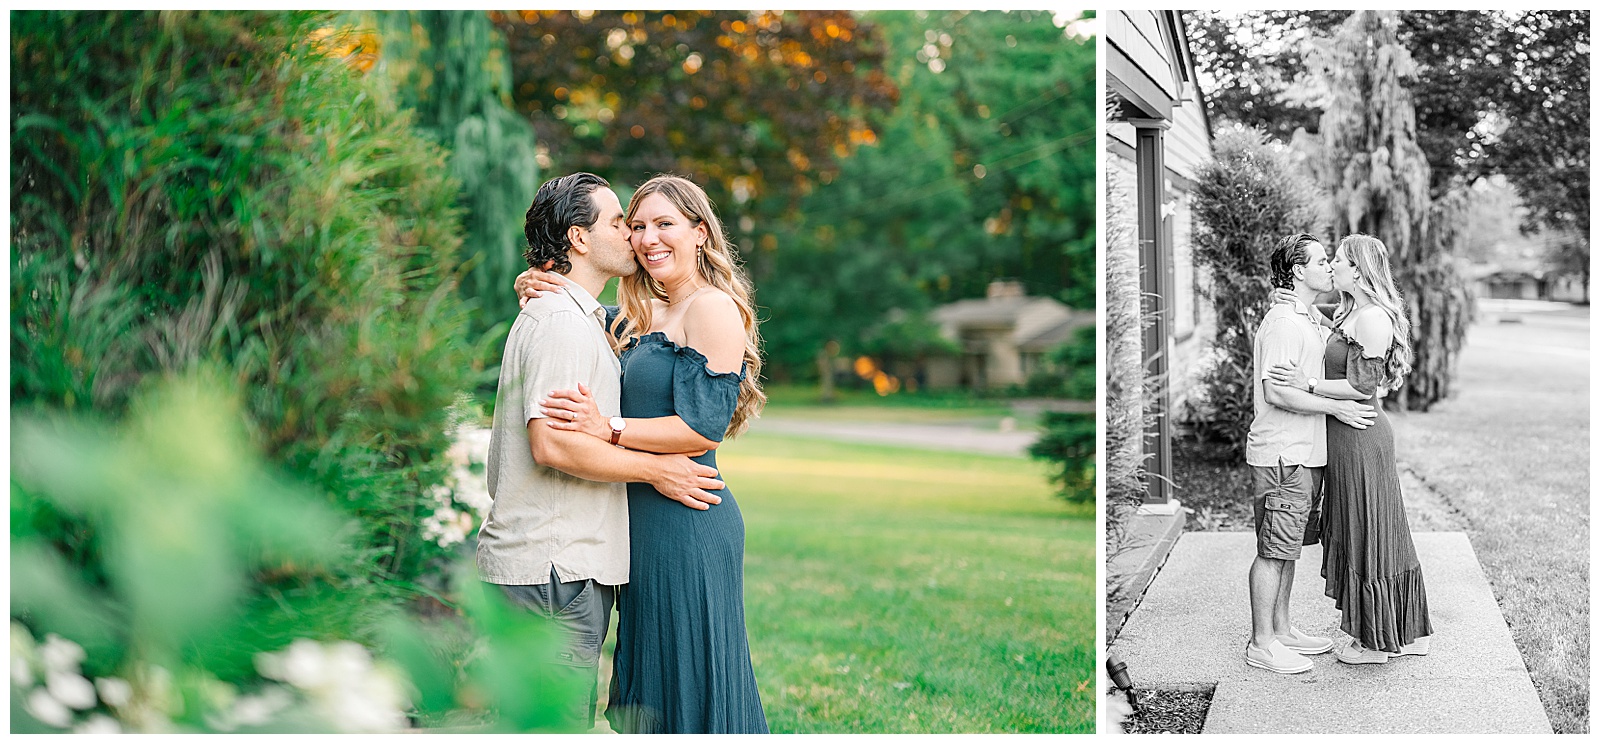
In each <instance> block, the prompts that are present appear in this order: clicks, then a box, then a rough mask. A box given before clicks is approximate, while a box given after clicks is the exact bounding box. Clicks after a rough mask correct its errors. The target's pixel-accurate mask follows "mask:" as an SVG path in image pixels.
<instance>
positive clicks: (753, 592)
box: [718, 433, 1095, 733]
mask: <svg viewBox="0 0 1600 744" xmlns="http://www.w3.org/2000/svg"><path fill="white" fill-rule="evenodd" d="M718 463H719V465H720V466H721V469H722V473H723V475H724V477H725V478H726V479H727V481H728V483H729V485H730V487H731V488H732V489H733V491H734V494H735V495H736V497H737V498H738V500H739V504H740V508H741V510H742V511H743V513H744V519H745V525H746V552H745V608H746V615H747V625H748V627H749V632H750V646H751V653H752V656H753V659H754V663H755V669H756V676H757V679H758V680H759V682H760V685H761V694H762V701H763V703H764V704H765V706H766V712H767V718H768V721H769V722H770V725H771V727H772V730H773V731H774V732H808V733H809V732H850V733H855V732H880V733H895V732H939V733H968V732H1013V731H1014V732H1088V731H1093V728H1094V724H1093V721H1094V705H1095V696H1094V690H1093V687H1094V685H1093V679H1094V668H1095V643H1094V635H1095V614H1094V613H1095V601H1094V596H1095V595H1094V592H1095V571H1094V546H1095V530H1094V514H1093V510H1092V509H1090V508H1088V507H1069V506H1068V505H1067V504H1066V503H1065V502H1063V501H1062V500H1060V499H1058V498H1055V497H1053V496H1052V495H1051V489H1050V486H1049V484H1048V483H1047V481H1046V479H1045V469H1044V468H1043V467H1042V465H1041V464H1040V463H1037V462H1034V461H1032V460H1028V459H1023V458H1008V457H989V456H976V455H966V454H961V453H949V452H931V451H923V450H912V449H898V448H887V447H869V446H863V445H849V444H836V443H831V442H822V441H815V440H805V439H792V438H784V437H778V436H771V435H762V434H759V433H752V434H748V435H746V436H744V437H742V438H740V439H738V440H736V441H734V442H730V443H728V444H727V445H725V446H724V447H723V448H722V449H721V450H720V451H719V453H718Z"/></svg>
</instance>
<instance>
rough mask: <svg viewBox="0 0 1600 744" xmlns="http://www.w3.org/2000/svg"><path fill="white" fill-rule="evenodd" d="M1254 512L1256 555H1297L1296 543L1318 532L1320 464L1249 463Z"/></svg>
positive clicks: (1281, 557) (1318, 536)
mask: <svg viewBox="0 0 1600 744" xmlns="http://www.w3.org/2000/svg"><path fill="white" fill-rule="evenodd" d="M1250 472H1251V478H1250V481H1251V488H1250V492H1251V494H1252V495H1253V497H1254V498H1253V499H1252V501H1253V504H1252V505H1253V506H1254V508H1255V516H1256V555H1259V556H1261V557H1262V558H1273V559H1276V560H1280V561H1292V560H1297V559H1299V558H1300V546H1301V545H1302V544H1304V545H1312V544H1314V543H1316V542H1317V541H1318V540H1320V539H1321V534H1322V468H1320V467H1316V468H1309V467H1306V466H1304V465H1285V464H1284V463H1283V462H1282V461H1281V460H1280V461H1279V463H1278V464H1277V465H1268V466H1260V465H1251V466H1250Z"/></svg>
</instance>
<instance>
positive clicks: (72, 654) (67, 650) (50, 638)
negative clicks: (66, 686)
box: [39, 633, 84, 672]
mask: <svg viewBox="0 0 1600 744" xmlns="http://www.w3.org/2000/svg"><path fill="white" fill-rule="evenodd" d="M83 659H84V653H83V647H82V646H79V645H78V644H76V643H73V642H72V641H69V640H67V639H65V638H62V637H61V636H58V635H56V634H55V633H51V634H49V635H47V636H45V637H44V645H43V646H40V647H39V660H40V661H42V662H44V668H45V671H49V672H76V671H78V665H79V664H82V663H83Z"/></svg>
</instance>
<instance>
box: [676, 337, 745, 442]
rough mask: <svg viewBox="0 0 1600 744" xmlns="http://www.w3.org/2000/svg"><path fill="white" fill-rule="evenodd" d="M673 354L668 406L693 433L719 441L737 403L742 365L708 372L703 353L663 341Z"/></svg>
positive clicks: (742, 378) (742, 374)
mask: <svg viewBox="0 0 1600 744" xmlns="http://www.w3.org/2000/svg"><path fill="white" fill-rule="evenodd" d="M667 343H668V344H669V345H671V347H672V350H673V351H674V352H675V353H676V354H677V357H678V358H677V361H676V362H675V363H674V364H673V366H672V407H673V410H674V412H676V413H677V414H678V418H681V419H683V422H684V423H685V424H688V425H689V428H691V429H694V430H695V433H697V434H699V435H700V436H703V437H705V438H706V439H709V440H711V441H713V442H720V441H722V438H723V437H724V436H726V435H727V433H728V423H729V422H731V421H732V420H733V410H734V408H735V407H737V406H738V403H739V384H740V383H741V382H743V381H744V375H745V369H744V367H743V366H741V367H740V369H739V372H738V374H735V373H733V372H712V371H711V369H710V368H708V367H707V366H706V362H707V360H706V357H705V355H704V354H701V353H700V352H698V351H695V350H694V349H693V348H691V347H688V346H679V345H677V344H674V343H672V342H671V341H668V342H667Z"/></svg>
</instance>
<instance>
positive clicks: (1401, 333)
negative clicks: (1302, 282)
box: [1334, 233, 1411, 390]
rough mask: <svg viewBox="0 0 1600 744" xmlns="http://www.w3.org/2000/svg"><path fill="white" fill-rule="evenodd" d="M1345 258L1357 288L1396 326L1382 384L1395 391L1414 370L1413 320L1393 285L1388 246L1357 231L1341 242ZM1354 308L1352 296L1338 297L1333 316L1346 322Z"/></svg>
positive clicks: (1385, 357)
mask: <svg viewBox="0 0 1600 744" xmlns="http://www.w3.org/2000/svg"><path fill="white" fill-rule="evenodd" d="M1339 247H1340V248H1341V249H1343V250H1344V257H1345V259H1346V260H1348V261H1349V262H1350V263H1351V264H1353V265H1354V266H1355V269H1356V274H1357V278H1356V287H1357V288H1359V289H1360V290H1361V291H1363V292H1366V293H1367V297H1370V298H1371V299H1372V303H1373V304H1374V305H1377V306H1378V307H1380V308H1382V309H1383V312H1384V313H1385V314H1386V315H1388V316H1389V322H1390V323H1391V324H1392V325H1393V326H1394V340H1393V341H1392V342H1390V344H1389V348H1388V349H1386V350H1385V351H1384V370H1383V381H1382V383H1381V384H1382V385H1383V387H1384V388H1385V389H1388V390H1394V389H1395V388H1398V387H1399V386H1400V383H1401V382H1403V381H1404V380H1405V378H1406V375H1407V374H1410V372H1411V320H1410V319H1409V318H1407V317H1406V304H1405V300H1404V299H1403V298H1401V297H1400V290H1399V289H1396V288H1395V286H1394V276H1393V275H1391V274H1390V272H1389V248H1388V247H1387V246H1385V245H1384V244H1383V241H1381V240H1378V239H1377V238H1374V237H1372V236H1371V235H1362V234H1360V233H1355V234H1352V235H1346V236H1345V237H1344V240H1341V241H1339ZM1353 310H1355V300H1354V299H1353V298H1352V297H1351V296H1350V295H1347V294H1346V295H1341V296H1340V297H1339V309H1338V311H1337V312H1336V313H1335V314H1334V318H1335V319H1336V320H1338V321H1343V320H1344V319H1345V318H1347V317H1349V315H1350V313H1351V311H1353Z"/></svg>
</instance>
